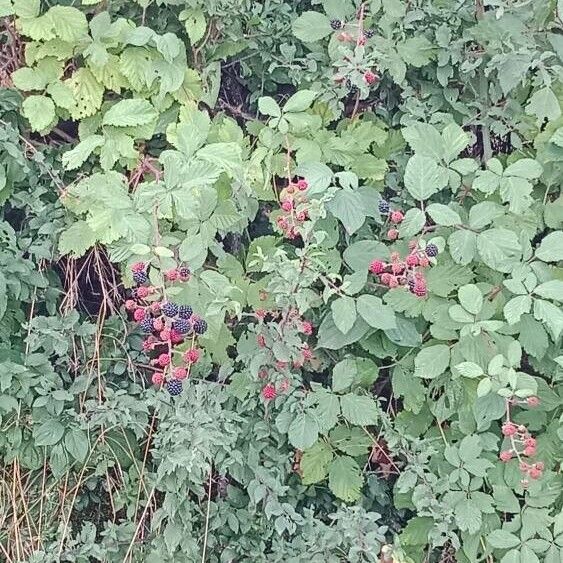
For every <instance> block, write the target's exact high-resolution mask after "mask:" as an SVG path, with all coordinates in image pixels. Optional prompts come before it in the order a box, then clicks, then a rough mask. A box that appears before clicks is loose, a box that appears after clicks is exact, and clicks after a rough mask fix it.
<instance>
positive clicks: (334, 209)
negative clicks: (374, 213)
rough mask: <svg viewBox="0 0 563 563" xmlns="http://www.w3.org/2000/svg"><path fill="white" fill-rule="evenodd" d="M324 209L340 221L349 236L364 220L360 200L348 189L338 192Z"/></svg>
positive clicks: (364, 215) (356, 194)
mask: <svg viewBox="0 0 563 563" xmlns="http://www.w3.org/2000/svg"><path fill="white" fill-rule="evenodd" d="M326 207H327V209H328V210H329V211H330V212H331V213H332V214H333V215H334V216H335V217H336V218H337V219H339V220H340V222H341V223H342V224H343V225H344V228H345V229H346V231H347V233H348V234H349V235H352V234H354V233H355V232H356V231H357V230H358V229H359V228H360V227H361V226H362V225H363V224H364V222H365V220H366V214H365V211H364V208H363V203H362V198H361V197H360V195H359V194H358V192H355V191H352V190H350V189H341V190H338V192H336V194H335V195H334V197H333V198H332V199H331V200H330V201H329V202H328V203H327V204H326Z"/></svg>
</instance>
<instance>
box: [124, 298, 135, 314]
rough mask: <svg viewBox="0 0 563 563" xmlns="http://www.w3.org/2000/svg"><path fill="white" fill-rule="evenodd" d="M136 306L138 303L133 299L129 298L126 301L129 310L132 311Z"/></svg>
mask: <svg viewBox="0 0 563 563" xmlns="http://www.w3.org/2000/svg"><path fill="white" fill-rule="evenodd" d="M136 306H137V304H136V303H135V301H133V299H127V301H125V308H126V309H127V310H128V311H132V310H133V309H134V308H135V307H136Z"/></svg>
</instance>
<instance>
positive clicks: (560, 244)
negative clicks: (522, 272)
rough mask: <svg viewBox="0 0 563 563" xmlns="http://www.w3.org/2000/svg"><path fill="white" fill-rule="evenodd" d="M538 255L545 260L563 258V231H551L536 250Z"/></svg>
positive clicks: (550, 260)
mask: <svg viewBox="0 0 563 563" xmlns="http://www.w3.org/2000/svg"><path fill="white" fill-rule="evenodd" d="M536 257H537V258H539V259H540V260H543V261H544V262H557V261H559V260H563V231H555V232H554V233H549V235H547V236H546V237H545V238H544V239H543V240H542V241H541V244H540V246H539V248H538V249H537V250H536Z"/></svg>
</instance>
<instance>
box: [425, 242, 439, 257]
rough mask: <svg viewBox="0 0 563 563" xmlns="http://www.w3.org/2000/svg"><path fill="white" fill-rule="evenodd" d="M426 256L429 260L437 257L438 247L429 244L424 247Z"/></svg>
mask: <svg viewBox="0 0 563 563" xmlns="http://www.w3.org/2000/svg"><path fill="white" fill-rule="evenodd" d="M426 255H427V256H429V257H430V258H434V256H438V247H437V246H436V245H435V244H433V243H432V242H431V243H430V244H428V245H427V246H426Z"/></svg>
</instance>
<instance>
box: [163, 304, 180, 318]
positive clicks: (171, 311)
mask: <svg viewBox="0 0 563 563" xmlns="http://www.w3.org/2000/svg"><path fill="white" fill-rule="evenodd" d="M161 311H162V312H163V313H164V314H165V315H166V316H167V317H175V316H176V315H177V314H178V305H176V303H172V302H171V301H167V302H166V303H164V305H163V306H162V307H161Z"/></svg>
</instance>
